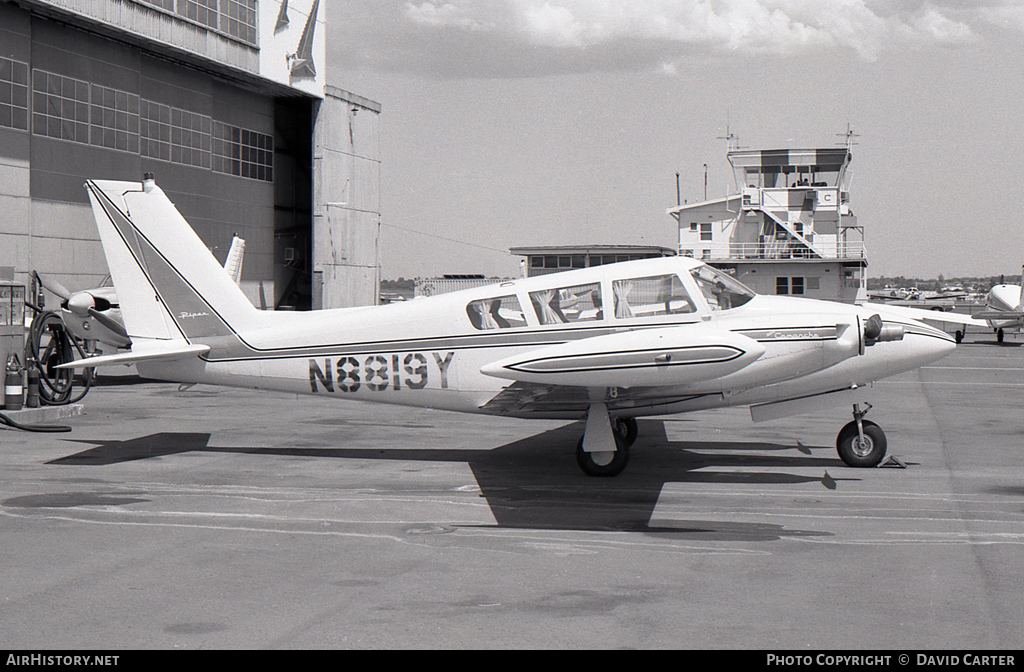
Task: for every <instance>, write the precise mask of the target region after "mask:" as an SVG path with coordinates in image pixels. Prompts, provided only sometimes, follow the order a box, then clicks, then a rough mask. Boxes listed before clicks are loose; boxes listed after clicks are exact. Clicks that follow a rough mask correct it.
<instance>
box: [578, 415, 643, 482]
mask: <svg viewBox="0 0 1024 672" xmlns="http://www.w3.org/2000/svg"><path fill="white" fill-rule="evenodd" d="M638 431H639V430H638V427H637V422H636V419H635V418H612V417H610V416H609V415H608V407H607V406H606V405H605V404H604V403H602V402H595V403H592V404H591V405H590V409H589V410H588V411H587V426H586V429H584V430H583V436H581V437H580V441H579V443H578V444H577V445H576V462H577V463H578V464H579V465H580V469H582V470H583V473H585V474H586V475H587V476H618V475H619V474H621V473H622V470H623V469H625V468H626V463H627V462H629V447H630V446H632V445H633V442H634V441H636V437H637V433H638Z"/></svg>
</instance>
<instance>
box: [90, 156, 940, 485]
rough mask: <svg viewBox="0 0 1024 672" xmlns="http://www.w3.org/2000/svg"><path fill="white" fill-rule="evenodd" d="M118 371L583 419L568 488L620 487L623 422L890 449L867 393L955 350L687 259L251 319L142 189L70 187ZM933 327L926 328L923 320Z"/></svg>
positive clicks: (846, 452) (873, 309) (929, 331)
mask: <svg viewBox="0 0 1024 672" xmlns="http://www.w3.org/2000/svg"><path fill="white" fill-rule="evenodd" d="M86 187H87V189H88V191H89V197H90V199H91V201H92V207H93V210H94V214H95V217H96V222H97V225H98V227H99V231H100V236H101V239H102V242H103V248H104V251H105V253H106V257H107V263H108V266H109V268H110V273H111V276H112V278H113V281H114V285H115V287H116V288H117V295H118V297H119V299H120V303H121V309H122V313H123V316H124V322H125V327H126V329H127V332H128V335H129V337H130V339H131V352H128V353H123V354H115V355H109V356H101V357H95V358H90V359H88V360H79V361H78V362H75V363H74V364H72V366H96V365H100V364H116V363H134V364H135V365H136V366H137V368H138V371H139V373H140V374H141V375H143V376H146V377H150V378H155V379H161V380H168V381H176V382H182V383H207V384H213V385H227V386H235V387H251V388H260V389H271V390H281V391H287V392H296V393H305V394H314V395H322V396H324V395H326V396H331V397H337V398H339V399H359V400H364V401H378V402H387V403H393V404H404V405H410V406H421V407H429V408H435V409H446V410H452V411H462V412H469V413H484V414H495V415H504V416H511V417H521V418H549V419H551V418H554V419H572V420H585V425H584V433H583V436H582V438H581V439H580V441H579V444H578V446H577V450H576V456H577V461H578V462H579V465H580V467H581V468H582V469H583V471H584V472H586V473H587V474H590V475H595V476H611V475H615V474H618V473H619V472H621V471H622V469H623V468H624V467H625V465H626V462H627V459H628V455H629V447H630V445H631V444H632V443H633V441H634V440H635V439H636V436H637V422H636V418H638V417H640V416H650V415H665V414H674V413H680V412H685V411H695V410H701V409H710V408H719V407H723V406H750V408H751V415H752V417H753V418H754V420H765V419H772V418H778V417H784V416H787V415H791V414H795V413H803V412H807V411H809V410H815V409H818V408H821V407H823V406H831V405H835V404H842V403H847V404H853V409H854V420H853V421H852V422H850V423H849V424H848V425H846V426H845V427H844V428H843V429H842V431H841V432H840V433H839V437H838V440H837V447H838V450H839V454H840V456H841V457H842V459H843V460H844V461H845V462H846V463H847V464H849V465H852V466H873V465H876V464H878V463H879V462H880V460H881V459H882V458H883V456H884V455H885V451H886V438H885V434H884V433H883V432H882V430H881V429H880V428H879V427H878V426H877V425H875V424H874V423H872V422H870V421H869V420H865V419H864V418H863V415H864V413H866V412H867V411H866V408H870V404H866V408H865V409H864V410H862V407H863V406H864V405H865V401H866V398H867V394H866V393H867V392H869V391H870V390H869V388H867V387H866V386H867V384H868V383H870V382H872V381H874V380H877V379H879V378H883V377H886V376H891V375H894V374H898V373H901V372H904V371H910V370H912V369H915V368H917V367H919V366H922V365H924V364H927V363H929V362H932V361H934V360H936V359H939V358H940V357H942V356H943V355H946V354H947V353H949V352H950V351H951V350H953V349H954V347H955V344H954V342H953V339H952V338H950V337H949V336H947V335H946V334H945V333H944V332H942V331H939V330H937V329H934V328H932V327H929V326H927V325H925V324H924V323H923V322H920V321H917V320H914V319H909V318H907V317H905V315H906V312H905V311H906V309H903V310H904V312H903V313H901V314H900V315H901V316H893V317H887V316H886V315H885V314H884V313H883V312H882V311H884V310H885V307H884V306H870V307H858V306H851V305H845V304H839V303H832V302H827V301H816V300H811V299H801V298H795V297H786V296H758V295H755V294H754V293H753V292H752V291H751V290H749V289H748V288H747V287H745V286H744V285H742V284H741V283H739V282H737V281H736V280H734V279H733V278H732V277H731V276H729V275H727V274H725V273H722V272H719V271H717V270H715V269H713V268H712V267H710V266H708V265H706V264H704V263H702V262H700V261H697V260H695V259H690V258H685V257H669V258H660V259H647V260H640V261H629V262H624V263H617V264H610V265H607V266H598V267H593V268H587V269H581V270H575V271H568V272H565V273H557V274H552V275H546V276H542V277H535V278H528V279H520V280H514V281H509V282H502V283H500V284H495V285H491V286H488V287H480V288H475V289H469V290H464V291H460V292H455V293H451V294H445V295H441V296H435V297H429V298H423V299H417V300H415V301H407V302H404V303H395V304H390V305H385V306H373V307H363V308H342V309H332V310H320V311H312V312H273V311H261V310H257V309H256V308H255V307H254V306H253V305H252V303H250V301H249V300H248V299H247V298H246V297H245V295H244V294H243V293H242V292H241V291H240V290H239V288H238V287H237V286H236V285H235V283H234V282H232V281H231V279H230V278H229V277H228V276H227V274H225V272H224V269H223V268H221V267H220V265H219V264H218V263H217V261H216V259H215V258H214V257H213V255H212V254H211V253H210V252H209V250H208V249H207V247H206V245H204V244H203V243H202V241H201V240H200V239H199V237H198V236H196V234H195V233H194V232H193V231H192V229H191V228H190V227H189V225H188V223H187V222H186V221H185V220H184V219H183V218H182V217H181V215H180V214H179V213H178V211H177V210H176V209H175V207H174V205H173V204H172V203H171V202H170V200H168V198H167V197H166V196H165V195H164V192H163V191H161V189H160V188H159V187H158V186H157V185H156V184H155V182H154V181H153V179H152V178H151V177H150V176H147V177H146V179H144V180H143V182H142V183H141V184H140V183H138V182H112V181H89V182H87V184H86ZM921 312H922V313H926V314H927V315H928V316H929V317H931V316H933V315H934V313H930V312H929V311H921Z"/></svg>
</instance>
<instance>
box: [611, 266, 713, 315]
mask: <svg viewBox="0 0 1024 672" xmlns="http://www.w3.org/2000/svg"><path fill="white" fill-rule="evenodd" d="M612 293H613V294H614V295H615V317H616V319H620V320H621V319H627V318H630V317H651V316H652V315H678V314H681V313H695V312H697V306H696V304H694V302H693V300H692V299H691V298H690V294H689V292H687V291H686V288H685V287H683V283H682V281H681V280H680V279H679V276H677V275H674V274H673V275H656V276H650V277H646V278H629V279H627V280H616V281H615V282H613V283H612Z"/></svg>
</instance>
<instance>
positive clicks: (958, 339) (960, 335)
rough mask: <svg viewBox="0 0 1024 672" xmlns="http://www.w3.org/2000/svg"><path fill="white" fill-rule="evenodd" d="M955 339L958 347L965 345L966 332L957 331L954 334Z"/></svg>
mask: <svg viewBox="0 0 1024 672" xmlns="http://www.w3.org/2000/svg"><path fill="white" fill-rule="evenodd" d="M953 338H955V339H956V342H957V345H959V344H961V343H963V342H964V332H963V331H961V330H960V329H957V330H956V332H954V334H953Z"/></svg>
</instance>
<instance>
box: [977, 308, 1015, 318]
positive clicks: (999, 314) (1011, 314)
mask: <svg viewBox="0 0 1024 672" xmlns="http://www.w3.org/2000/svg"><path fill="white" fill-rule="evenodd" d="M971 317H973V318H975V319H977V320H1024V311H1022V310H985V311H982V312H980V313H974V314H973V315H971Z"/></svg>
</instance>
